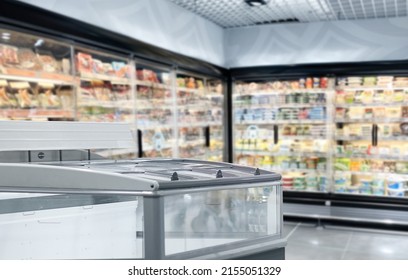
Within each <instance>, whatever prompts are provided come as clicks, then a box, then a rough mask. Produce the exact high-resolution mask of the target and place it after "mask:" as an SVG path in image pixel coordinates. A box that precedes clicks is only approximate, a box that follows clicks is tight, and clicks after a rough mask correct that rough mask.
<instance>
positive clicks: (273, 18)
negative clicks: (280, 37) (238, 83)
mask: <svg viewBox="0 0 408 280" xmlns="http://www.w3.org/2000/svg"><path fill="white" fill-rule="evenodd" d="M169 1H171V2H173V3H174V4H176V5H178V6H181V7H183V8H185V9H187V10H189V11H191V12H193V13H195V14H197V15H200V16H202V17H204V18H206V19H208V20H210V21H212V22H214V23H215V24H217V25H219V26H221V27H223V28H233V27H242V26H253V25H261V24H271V23H282V22H317V21H333V20H356V19H377V18H394V17H406V16H408V0H266V2H267V3H266V4H265V5H261V6H249V5H248V4H247V3H246V2H245V1H244V0H169Z"/></svg>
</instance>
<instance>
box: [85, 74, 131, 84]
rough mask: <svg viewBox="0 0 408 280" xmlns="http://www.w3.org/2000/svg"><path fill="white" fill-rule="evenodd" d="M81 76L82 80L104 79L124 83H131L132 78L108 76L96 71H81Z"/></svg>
mask: <svg viewBox="0 0 408 280" xmlns="http://www.w3.org/2000/svg"><path fill="white" fill-rule="evenodd" d="M80 78H81V80H88V81H92V80H102V81H110V82H111V83H113V84H123V85H127V84H130V79H128V78H120V77H115V76H108V75H104V74H96V73H87V72H81V73H80Z"/></svg>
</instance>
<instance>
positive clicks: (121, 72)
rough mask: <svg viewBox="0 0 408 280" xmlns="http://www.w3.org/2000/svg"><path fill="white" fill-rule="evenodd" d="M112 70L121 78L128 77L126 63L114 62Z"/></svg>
mask: <svg viewBox="0 0 408 280" xmlns="http://www.w3.org/2000/svg"><path fill="white" fill-rule="evenodd" d="M112 68H113V71H115V74H116V76H118V77H120V78H126V77H128V75H127V74H128V69H127V64H126V63H124V62H121V61H120V62H119V61H113V62H112Z"/></svg>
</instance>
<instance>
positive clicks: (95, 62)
mask: <svg viewBox="0 0 408 280" xmlns="http://www.w3.org/2000/svg"><path fill="white" fill-rule="evenodd" d="M92 72H93V73H96V74H105V69H104V68H103V62H102V61H101V60H99V59H92Z"/></svg>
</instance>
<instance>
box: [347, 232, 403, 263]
mask: <svg viewBox="0 0 408 280" xmlns="http://www.w3.org/2000/svg"><path fill="white" fill-rule="evenodd" d="M353 253H356V256H359V255H358V254H361V256H362V257H363V258H365V257H366V256H367V258H369V257H370V256H371V255H372V256H374V258H377V257H378V258H379V259H406V260H408V236H404V235H395V234H389V233H384V234H381V233H371V232H354V233H353V234H352V236H351V239H350V243H349V246H348V248H347V254H348V255H349V256H353Z"/></svg>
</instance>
